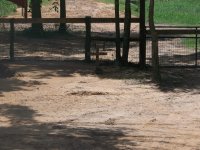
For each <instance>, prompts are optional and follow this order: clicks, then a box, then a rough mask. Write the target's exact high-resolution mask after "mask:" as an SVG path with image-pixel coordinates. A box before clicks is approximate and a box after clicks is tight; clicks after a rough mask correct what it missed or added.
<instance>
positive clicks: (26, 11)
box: [24, 0, 28, 19]
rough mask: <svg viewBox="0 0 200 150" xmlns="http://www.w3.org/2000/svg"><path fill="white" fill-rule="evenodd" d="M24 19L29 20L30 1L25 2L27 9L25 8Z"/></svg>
mask: <svg viewBox="0 0 200 150" xmlns="http://www.w3.org/2000/svg"><path fill="white" fill-rule="evenodd" d="M24 18H25V19H27V18H28V0H25V7H24Z"/></svg>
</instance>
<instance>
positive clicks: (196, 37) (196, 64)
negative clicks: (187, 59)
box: [195, 27, 198, 67]
mask: <svg viewBox="0 0 200 150" xmlns="http://www.w3.org/2000/svg"><path fill="white" fill-rule="evenodd" d="M195 30H196V35H195V67H197V66H198V28H197V27H196V28H195Z"/></svg>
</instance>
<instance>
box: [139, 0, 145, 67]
mask: <svg viewBox="0 0 200 150" xmlns="http://www.w3.org/2000/svg"><path fill="white" fill-rule="evenodd" d="M139 53H140V57H139V64H140V66H141V67H145V65H146V27H145V0H140V52H139Z"/></svg>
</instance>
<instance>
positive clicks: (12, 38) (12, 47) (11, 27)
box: [10, 20, 15, 61]
mask: <svg viewBox="0 0 200 150" xmlns="http://www.w3.org/2000/svg"><path fill="white" fill-rule="evenodd" d="M14 41H15V26H14V20H10V60H11V61H14V59H15V56H14Z"/></svg>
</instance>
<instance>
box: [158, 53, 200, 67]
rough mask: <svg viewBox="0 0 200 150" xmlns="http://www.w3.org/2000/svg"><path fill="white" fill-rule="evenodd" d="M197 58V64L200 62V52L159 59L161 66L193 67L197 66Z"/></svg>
mask: <svg viewBox="0 0 200 150" xmlns="http://www.w3.org/2000/svg"><path fill="white" fill-rule="evenodd" d="M196 56H197V59H198V60H197V63H198V61H199V62H200V52H198V53H191V54H188V55H183V54H174V55H171V56H169V55H161V56H160V57H159V59H160V64H161V65H165V66H167V65H168V66H191V65H195V62H196Z"/></svg>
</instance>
